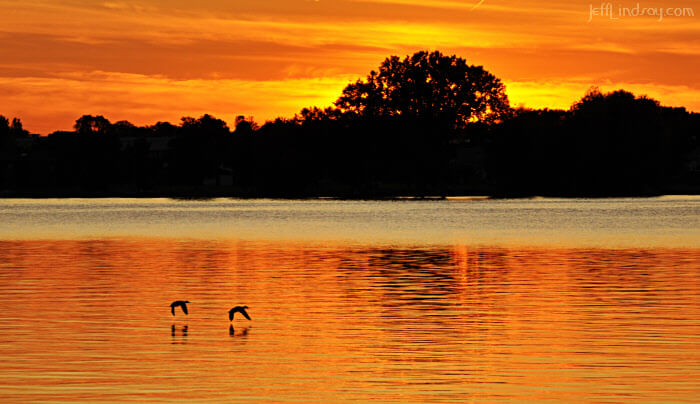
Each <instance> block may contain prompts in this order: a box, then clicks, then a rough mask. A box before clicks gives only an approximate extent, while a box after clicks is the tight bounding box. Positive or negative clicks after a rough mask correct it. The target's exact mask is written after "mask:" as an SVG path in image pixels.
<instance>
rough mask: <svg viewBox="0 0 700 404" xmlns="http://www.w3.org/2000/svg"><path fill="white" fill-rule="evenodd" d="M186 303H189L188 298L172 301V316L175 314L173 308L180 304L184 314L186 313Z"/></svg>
mask: <svg viewBox="0 0 700 404" xmlns="http://www.w3.org/2000/svg"><path fill="white" fill-rule="evenodd" d="M187 303H190V301H189V300H176V301H174V302H172V303H170V312H171V313H173V316H174V315H175V308H176V307H177V306H180V307H181V308H182V312H183V313H185V314H188V313H187Z"/></svg>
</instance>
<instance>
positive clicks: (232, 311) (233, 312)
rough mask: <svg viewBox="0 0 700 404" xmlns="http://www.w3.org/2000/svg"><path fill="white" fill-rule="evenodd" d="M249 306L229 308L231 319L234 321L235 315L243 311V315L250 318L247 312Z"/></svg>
mask: <svg viewBox="0 0 700 404" xmlns="http://www.w3.org/2000/svg"><path fill="white" fill-rule="evenodd" d="M247 308H248V306H236V307H234V308H232V309H231V310H229V311H228V319H229V321H233V315H234V314H236V313H241V314H243V317H245V318H247V319H248V320H250V316H249V315H248V313H246V312H245V309H247Z"/></svg>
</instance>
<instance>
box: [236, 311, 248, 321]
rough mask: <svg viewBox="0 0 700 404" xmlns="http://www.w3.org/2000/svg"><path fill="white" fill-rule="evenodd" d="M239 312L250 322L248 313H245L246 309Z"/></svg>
mask: <svg viewBox="0 0 700 404" xmlns="http://www.w3.org/2000/svg"><path fill="white" fill-rule="evenodd" d="M238 311H240V312H241V314H243V316H244V317H245V318H247V319H248V320H250V316H249V315H248V313H246V312H245V309H242V308H241V309H238Z"/></svg>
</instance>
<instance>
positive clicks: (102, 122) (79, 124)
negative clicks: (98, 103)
mask: <svg viewBox="0 0 700 404" xmlns="http://www.w3.org/2000/svg"><path fill="white" fill-rule="evenodd" d="M111 126H112V125H111V124H110V122H109V120H107V118H105V117H104V116H102V115H97V116H92V115H83V116H81V117H80V118H78V119H77V120H76V121H75V125H74V126H73V127H74V128H75V130H76V132H78V133H80V134H82V135H89V134H102V135H104V134H106V133H107V132H108V131H109V130H110V128H111Z"/></svg>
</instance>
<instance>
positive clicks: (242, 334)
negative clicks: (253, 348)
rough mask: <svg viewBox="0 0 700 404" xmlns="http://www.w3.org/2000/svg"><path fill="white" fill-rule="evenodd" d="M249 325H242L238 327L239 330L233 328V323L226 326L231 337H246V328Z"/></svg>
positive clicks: (247, 328)
mask: <svg viewBox="0 0 700 404" xmlns="http://www.w3.org/2000/svg"><path fill="white" fill-rule="evenodd" d="M249 329H250V327H242V328H239V330H240V331H238V332H236V330H235V329H234V328H233V324H231V325H230V326H228V335H229V336H231V337H246V336H248V330H249Z"/></svg>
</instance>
